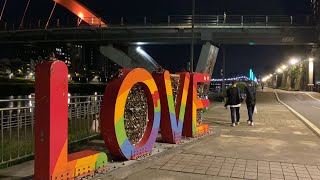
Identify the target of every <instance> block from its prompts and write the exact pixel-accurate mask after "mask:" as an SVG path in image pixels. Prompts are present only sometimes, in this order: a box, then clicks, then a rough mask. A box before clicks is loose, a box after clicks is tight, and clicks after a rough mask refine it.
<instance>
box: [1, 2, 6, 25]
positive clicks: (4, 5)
mask: <svg viewBox="0 0 320 180" xmlns="http://www.w3.org/2000/svg"><path fill="white" fill-rule="evenodd" d="M7 1H8V0H5V1H4V4H3V7H2V10H1V14H0V21H1V19H2V15H3V11H4V9H5V7H6V4H7Z"/></svg>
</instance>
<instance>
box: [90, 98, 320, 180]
mask: <svg viewBox="0 0 320 180" xmlns="http://www.w3.org/2000/svg"><path fill="white" fill-rule="evenodd" d="M257 107H258V114H255V115H254V120H255V126H253V127H251V126H248V125H247V124H246V120H247V113H246V107H245V105H242V107H241V124H240V125H238V126H236V127H231V126H230V112H229V110H226V109H225V108H224V107H223V104H222V103H213V104H212V106H211V107H210V108H209V109H210V111H209V112H207V113H206V114H205V118H206V122H207V123H208V124H209V125H210V128H211V129H212V130H213V132H214V133H213V135H211V136H206V137H203V138H200V139H198V140H197V141H195V142H194V143H191V144H187V145H185V146H183V147H181V148H178V149H177V150H175V151H172V152H167V153H166V154H162V155H160V156H159V157H158V158H152V159H149V160H146V161H144V162H143V163H140V164H136V165H135V166H134V167H133V166H131V167H130V166H128V167H125V168H123V169H118V170H115V171H112V172H109V173H107V174H105V175H103V174H101V175H99V176H97V177H95V178H94V179H129V180H130V179H132V180H135V179H139V180H140V179H141V180H144V179H146V180H147V179H148V180H149V179H152V180H157V179H159V180H160V179H170V180H172V179H184V180H187V179H259V180H260V179H262V180H264V179H268V180H271V179H272V180H280V179H283V180H287V179H289V180H291V179H297V180H298V179H299V180H301V179H305V180H307V179H310V180H311V179H313V180H320V166H319V165H320V153H319V152H320V139H319V137H318V136H316V135H315V134H314V133H313V132H312V131H311V130H310V129H308V127H306V126H305V125H304V124H303V123H302V122H301V121H300V120H299V119H298V118H297V117H296V116H294V115H293V114H292V113H291V112H290V111H289V110H288V109H287V108H286V107H284V106H283V105H282V104H280V103H279V102H278V101H277V100H276V98H275V95H274V93H273V92H264V93H261V92H260V93H258V104H257Z"/></svg>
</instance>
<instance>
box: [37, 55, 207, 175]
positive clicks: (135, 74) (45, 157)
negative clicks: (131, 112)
mask: <svg viewBox="0 0 320 180" xmlns="http://www.w3.org/2000/svg"><path fill="white" fill-rule="evenodd" d="M178 76H179V77H180V80H179V81H180V82H179V87H178V95H177V99H176V105H175V103H174V101H173V92H172V87H171V80H170V73H169V72H168V71H164V72H154V73H153V74H152V75H151V74H150V73H149V72H148V71H146V70H144V69H141V68H137V69H123V70H122V71H121V72H120V73H119V76H118V77H116V78H115V79H113V80H112V81H111V82H110V83H109V84H108V85H107V87H106V90H105V94H104V97H103V101H102V107H101V133H102V136H103V139H104V142H105V144H106V146H107V148H108V150H109V151H110V153H111V154H112V155H113V156H116V157H119V158H122V159H125V160H129V159H135V158H138V157H140V156H143V155H146V154H150V153H151V151H152V148H153V146H154V143H155V141H156V138H157V136H158V132H159V128H160V129H161V131H160V132H161V135H162V140H163V141H164V142H167V143H179V142H180V139H181V136H182V135H184V136H187V137H197V136H199V135H203V134H205V133H206V132H208V125H206V124H197V110H198V109H203V108H206V107H209V100H208V99H198V98H197V88H198V86H197V85H198V83H200V82H202V83H209V82H210V77H209V75H208V74H199V73H193V74H189V73H179V74H178ZM137 83H139V84H141V85H142V89H143V90H144V92H145V94H146V97H147V104H148V119H149V121H148V123H147V127H146V130H145V132H144V134H143V137H142V139H141V140H140V142H138V143H137V144H136V145H133V144H132V143H131V142H130V141H129V139H128V137H127V134H126V131H125V126H124V111H125V105H126V100H127V97H128V94H129V92H130V89H131V88H132V87H133V86H134V85H135V84H137ZM35 94H36V108H35V113H36V123H35V129H36V130H35V179H39V180H40V179H41V180H45V179H72V178H74V177H79V176H80V177H81V176H86V175H88V174H94V173H95V172H96V171H98V170H101V169H104V168H106V166H107V160H108V159H107V155H106V154H105V153H104V152H96V151H90V150H86V151H82V152H78V153H74V154H70V155H68V69H67V67H66V65H65V64H64V63H63V62H61V61H54V62H53V61H50V62H44V63H42V64H40V65H38V66H37V69H36V92H35Z"/></svg>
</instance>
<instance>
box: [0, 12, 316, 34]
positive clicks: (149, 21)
mask: <svg viewBox="0 0 320 180" xmlns="http://www.w3.org/2000/svg"><path fill="white" fill-rule="evenodd" d="M90 19H92V21H96V18H93V17H82V18H69V17H67V18H59V19H52V20H51V21H50V23H49V26H48V29H53V28H54V29H56V28H76V27H88V26H89V25H88V24H86V23H84V21H83V20H87V21H91V20H90ZM99 20H100V21H101V22H100V23H99V22H95V24H98V25H97V26H96V27H99V24H100V27H101V24H102V22H105V23H106V24H107V27H106V28H110V27H130V26H142V27H143V26H191V22H192V16H191V15H170V16H164V17H150V16H141V17H117V18H101V17H99ZM314 24H315V22H314V21H313V19H312V17H311V16H308V15H306V16H287V15H283V16H282V15H226V16H225V15H196V16H195V26H312V25H314ZM45 26H46V20H45V19H37V20H36V19H33V20H29V22H25V23H24V24H23V25H22V26H20V25H18V24H12V23H8V22H6V21H2V22H0V30H7V31H11V30H29V29H45ZM101 28H105V27H101Z"/></svg>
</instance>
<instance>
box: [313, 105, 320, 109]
mask: <svg viewBox="0 0 320 180" xmlns="http://www.w3.org/2000/svg"><path fill="white" fill-rule="evenodd" d="M312 107H313V108H316V109H320V107H318V106H312Z"/></svg>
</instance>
